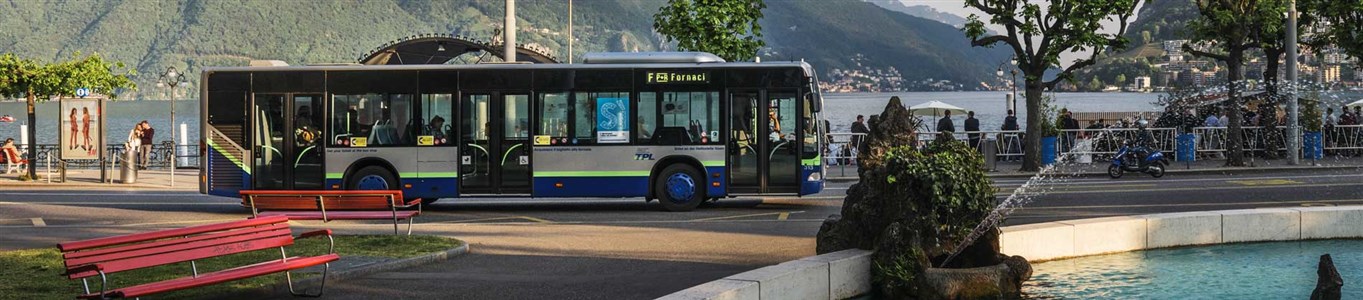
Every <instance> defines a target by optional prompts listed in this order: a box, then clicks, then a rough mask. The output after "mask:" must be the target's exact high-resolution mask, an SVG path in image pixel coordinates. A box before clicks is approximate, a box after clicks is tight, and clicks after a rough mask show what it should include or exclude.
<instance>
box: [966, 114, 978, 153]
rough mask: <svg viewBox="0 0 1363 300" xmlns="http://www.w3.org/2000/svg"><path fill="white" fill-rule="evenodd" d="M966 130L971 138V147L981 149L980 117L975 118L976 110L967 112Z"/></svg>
mask: <svg viewBox="0 0 1363 300" xmlns="http://www.w3.org/2000/svg"><path fill="white" fill-rule="evenodd" d="M965 115H966V117H965V132H966V135H967V136H968V137H969V138H970V148H974V149H975V150H980V119H976V118H975V111H973V110H972V111H968V112H966V113H965Z"/></svg>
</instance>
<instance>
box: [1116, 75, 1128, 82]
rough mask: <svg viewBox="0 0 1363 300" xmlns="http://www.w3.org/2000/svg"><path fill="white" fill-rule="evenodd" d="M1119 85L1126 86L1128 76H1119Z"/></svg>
mask: <svg viewBox="0 0 1363 300" xmlns="http://www.w3.org/2000/svg"><path fill="white" fill-rule="evenodd" d="M1117 85H1126V74H1117Z"/></svg>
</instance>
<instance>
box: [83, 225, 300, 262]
mask: <svg viewBox="0 0 1363 300" xmlns="http://www.w3.org/2000/svg"><path fill="white" fill-rule="evenodd" d="M290 234H292V232H290V231H289V228H288V227H282V226H276V227H274V230H268V231H262V232H252V233H247V234H234V232H227V233H222V234H212V235H208V237H209V238H208V239H205V240H201V241H193V242H188V243H167V244H165V245H160V246H156V247H150V248H143V249H129V250H124V251H113V252H109V253H103V254H99V255H92V256H86V257H77V258H68V259H66V263H67V265H68V266H73V267H75V266H81V265H85V264H89V263H98V262H108V261H117V260H125V259H138V258H140V257H143V256H150V255H155V254H161V253H170V252H179V251H184V250H189V249H194V248H205V247H213V246H217V245H226V244H233V243H239V242H245V241H252V240H260V239H267V238H272V237H280V236H289V235H290ZM167 242H170V241H167ZM115 249H116V250H121V249H118V248H115ZM232 253H235V252H232ZM223 254H229V253H223Z"/></svg>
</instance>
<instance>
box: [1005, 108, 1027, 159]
mask: <svg viewBox="0 0 1363 300" xmlns="http://www.w3.org/2000/svg"><path fill="white" fill-rule="evenodd" d="M999 129H1001V130H1004V131H1017V130H1018V129H1019V127H1018V117H1017V116H1015V115H1013V110H1011V109H1010V110H1008V116H1007V117H1004V118H1003V127H999ZM1002 135H1003V144H1004V146H1005V147H1004V149H1005V150H1006V151H1005V152H1006V153H1003V154H1007V155H1008V157H1007V160H1009V161H1013V160H1017V159H1020V158H1021V155H1022V143H1021V141H1019V140H1018V134H1017V133H1015V132H1005V133H1002Z"/></svg>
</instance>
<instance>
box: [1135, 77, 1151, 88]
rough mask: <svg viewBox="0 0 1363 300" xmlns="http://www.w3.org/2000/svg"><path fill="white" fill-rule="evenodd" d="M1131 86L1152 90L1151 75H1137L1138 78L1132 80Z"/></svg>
mask: <svg viewBox="0 0 1363 300" xmlns="http://www.w3.org/2000/svg"><path fill="white" fill-rule="evenodd" d="M1131 86H1132V87H1134V88H1135V90H1137V91H1147V90H1150V76H1136V79H1134V80H1132V82H1131Z"/></svg>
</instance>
